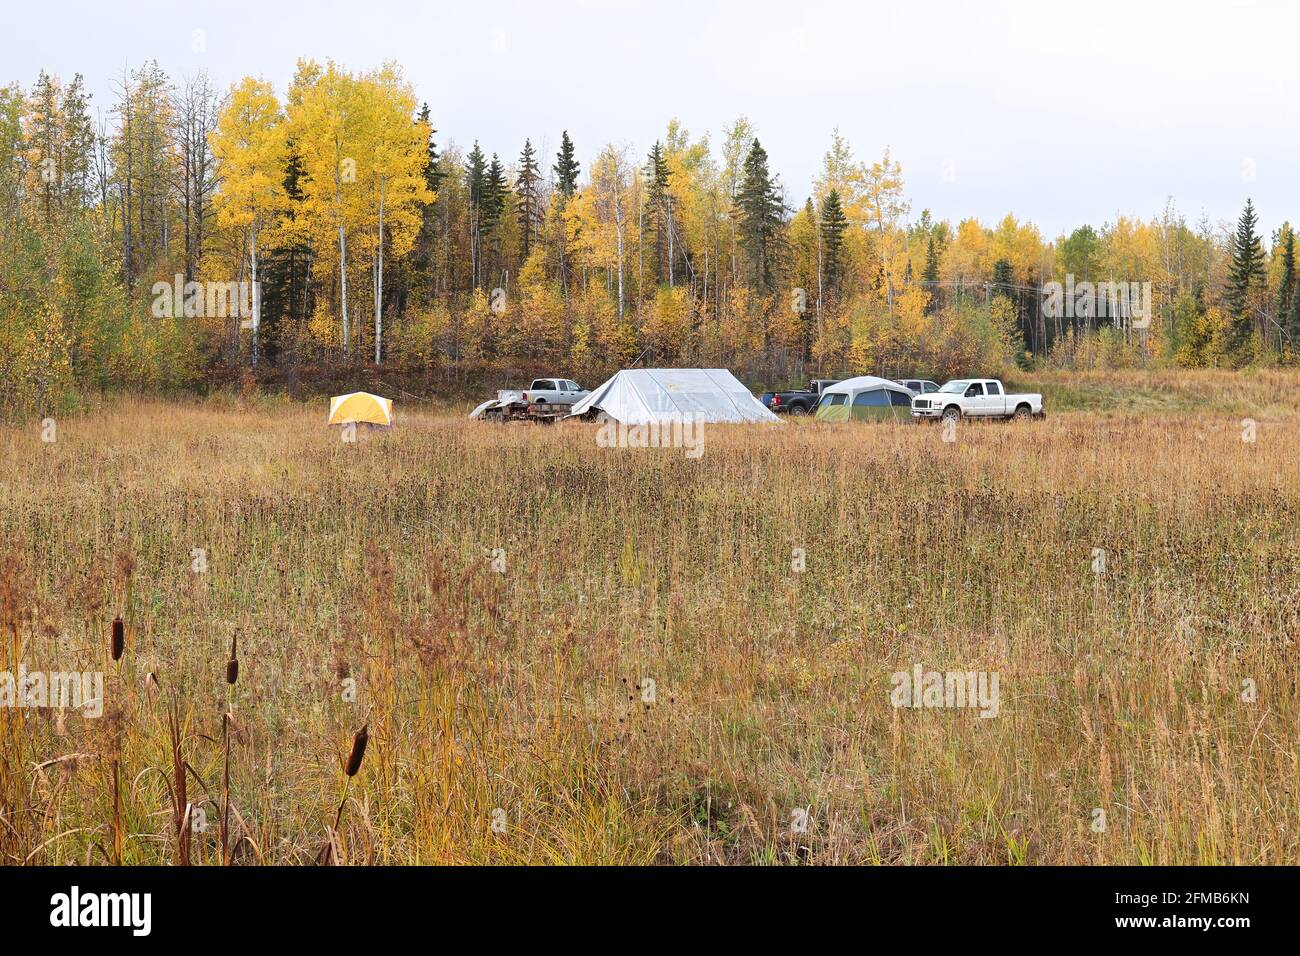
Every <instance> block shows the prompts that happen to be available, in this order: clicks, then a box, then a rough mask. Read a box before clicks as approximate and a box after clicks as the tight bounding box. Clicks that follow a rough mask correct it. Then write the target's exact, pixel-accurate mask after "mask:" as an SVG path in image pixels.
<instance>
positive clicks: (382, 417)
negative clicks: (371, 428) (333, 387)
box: [328, 392, 393, 428]
mask: <svg viewBox="0 0 1300 956" xmlns="http://www.w3.org/2000/svg"><path fill="white" fill-rule="evenodd" d="M352 422H364V423H365V424H367V425H380V426H383V427H385V428H389V427H392V424H393V400H392V399H391V398H384V397H382V396H380V395H371V394H370V393H369V392H353V393H352V394H351V395H335V396H334V397H333V398H331V399H330V418H329V422H328V424H330V425H347V424H349V423H352Z"/></svg>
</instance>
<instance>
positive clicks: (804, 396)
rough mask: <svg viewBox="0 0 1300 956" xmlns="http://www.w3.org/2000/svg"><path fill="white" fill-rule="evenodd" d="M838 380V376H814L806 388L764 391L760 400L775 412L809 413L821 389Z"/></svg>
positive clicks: (820, 394)
mask: <svg viewBox="0 0 1300 956" xmlns="http://www.w3.org/2000/svg"><path fill="white" fill-rule="evenodd" d="M839 381H840V379H838V378H815V379H813V380H812V381H811V382H809V383H808V386H807V388H803V389H800V390H799V391H797V392H764V393H763V398H762V402H763V404H764V405H766V406H767V407H768V408H770V409H771V410H772V411H774V412H777V413H781V412H784V413H786V414H788V415H811V414H812V410H813V409H814V408H815V407H816V405H817V402H818V400H819V399H820V398H821V397H822V389H824V388H830V387H831V386H832V385H835V384H837V383H839Z"/></svg>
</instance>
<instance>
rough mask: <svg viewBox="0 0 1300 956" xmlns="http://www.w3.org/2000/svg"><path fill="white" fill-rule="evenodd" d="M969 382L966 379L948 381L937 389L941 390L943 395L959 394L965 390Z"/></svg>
mask: <svg viewBox="0 0 1300 956" xmlns="http://www.w3.org/2000/svg"><path fill="white" fill-rule="evenodd" d="M969 384H970V382H969V381H967V380H966V379H958V380H957V381H955V382H949V383H948V384H947V385H945V386H944V387H943V388H941V389H939V391H940V392H943V393H944V394H945V395H952V394H957V395H960V394H962V393H963V392H965V391H966V386H967V385H969Z"/></svg>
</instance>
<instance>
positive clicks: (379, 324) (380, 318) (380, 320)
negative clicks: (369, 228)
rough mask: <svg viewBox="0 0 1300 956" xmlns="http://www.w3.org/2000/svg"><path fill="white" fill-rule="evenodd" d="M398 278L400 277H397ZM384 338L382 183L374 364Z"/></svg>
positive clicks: (382, 191)
mask: <svg viewBox="0 0 1300 956" xmlns="http://www.w3.org/2000/svg"><path fill="white" fill-rule="evenodd" d="M399 278H400V276H399ZM383 338H384V183H383V181H382V180H381V181H380V183H379V262H378V271H377V272H376V274H375V364H376V365H378V364H379V357H380V354H381V353H380V348H381V343H382V342H383Z"/></svg>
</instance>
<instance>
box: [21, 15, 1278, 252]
mask: <svg viewBox="0 0 1300 956" xmlns="http://www.w3.org/2000/svg"><path fill="white" fill-rule="evenodd" d="M5 21H6V26H5V29H4V35H3V37H0V82H10V81H14V80H16V81H18V82H20V83H22V84H23V86H24V87H29V86H30V85H31V83H32V81H33V80H34V79H35V77H36V74H37V71H38V70H40V69H41V68H42V67H43V68H45V69H46V70H48V71H50V72H52V73H57V74H59V75H60V76H62V77H64V78H65V79H69V78H71V76H72V74H73V73H75V72H78V71H80V72H81V73H82V74H84V75H85V77H86V82H87V85H88V87H89V89H90V90H91V91H92V92H93V93H94V100H93V101H92V105H96V104H97V105H98V106H100V108H102V109H103V110H105V112H107V107H108V104H109V103H110V102H111V98H112V89H113V86H112V77H113V76H115V75H120V73H121V71H122V68H123V67H124V66H125V65H130V66H138V65H140V64H141V63H142V62H144V61H145V60H147V59H157V60H158V62H159V64H160V65H161V66H162V67H163V68H164V69H165V70H167V72H168V73H169V74H171V75H172V76H173V78H179V77H183V76H185V75H188V74H192V73H194V72H196V71H198V70H200V69H206V70H207V71H208V73H209V75H210V76H211V77H212V79H213V81H214V83H215V84H216V85H217V86H219V87H222V88H224V87H226V86H228V85H229V84H230V83H231V82H232V81H234V80H236V79H238V78H239V77H241V76H243V75H245V74H252V75H259V76H262V77H264V78H266V79H269V80H271V81H272V82H274V83H275V84H276V86H277V88H278V89H279V90H280V91H281V92H283V89H284V86H285V85H286V84H287V82H288V79H289V77H290V76H291V75H292V73H293V69H294V64H295V61H296V59H297V58H298V57H299V56H310V57H314V58H317V59H321V60H323V59H326V58H333V59H334V60H336V61H338V62H339V63H341V64H343V65H345V66H347V67H350V68H352V69H357V70H364V69H369V68H371V67H374V66H376V65H378V64H379V63H380V62H381V61H382V60H384V59H388V58H391V59H396V60H397V61H398V62H399V63H400V64H401V65H402V66H403V68H404V70H405V72H406V75H407V78H408V79H409V80H411V82H412V83H413V84H414V85H415V88H416V93H417V95H418V96H419V97H420V98H421V99H422V100H426V101H428V103H429V106H430V108H431V109H432V111H433V118H434V125H435V126H436V127H437V128H438V130H439V133H438V136H437V140H438V143H439V145H440V146H442V145H445V144H446V143H447V141H448V139H449V138H450V139H454V140H455V141H456V142H457V143H458V144H461V145H463V146H465V147H468V144H469V143H470V141H472V140H474V139H476V138H477V139H478V140H479V141H480V143H481V144H482V146H483V147H484V149H485V150H486V151H487V152H489V153H490V152H499V153H500V154H501V155H502V158H503V160H505V161H507V162H513V161H514V159H515V158H516V157H517V156H518V154H519V150H520V147H521V146H522V145H523V140H524V137H525V136H528V137H531V138H532V140H533V143H534V145H538V146H540V147H543V154H544V156H545V157H546V158H547V163H546V166H547V168H549V165H550V162H552V161H553V154H554V152H555V148H556V146H557V144H558V141H559V136H560V131H561V130H562V129H566V128H567V129H568V130H569V134H570V136H571V137H572V138H573V140H574V142H575V144H576V146H577V148H578V152H579V158H580V159H581V161H582V164H583V170H584V173H585V171H586V169H587V167H588V166H589V165H590V161H591V158H592V157H593V156H594V155H595V153H596V151H597V150H598V149H599V148H600V147H601V146H602V145H603V144H604V143H606V142H614V143H617V144H620V145H621V144H628V145H630V146H631V147H632V148H633V151H634V152H635V153H636V154H637V155H638V156H641V155H642V154H644V152H645V151H646V149H647V148H648V147H649V145H650V144H651V142H653V140H654V139H655V138H659V137H662V135H663V131H664V128H665V127H666V125H667V123H668V120H669V119H670V118H672V117H674V116H675V117H678V118H679V119H680V120H681V121H682V123H683V125H684V126H685V127H686V128H687V129H688V130H690V132H691V133H692V134H693V135H699V134H702V133H705V132H707V133H709V134H711V140H712V141H713V142H714V144H715V145H718V144H720V140H721V130H722V127H723V126H724V125H725V124H727V123H729V122H731V121H732V120H733V119H734V118H735V117H736V116H737V115H739V114H742V113H743V114H745V115H747V116H748V117H749V118H750V119H751V121H753V122H754V124H755V125H756V127H757V130H758V135H759V138H760V140H761V141H762V142H763V145H764V146H765V147H766V149H767V151H768V154H769V156H770V159H771V163H772V167H773V169H774V170H775V171H776V172H778V173H780V174H781V180H782V182H783V184H785V186H786V188H787V197H788V201H789V202H790V203H791V204H792V205H801V204H802V202H803V200H804V198H805V197H806V195H807V194H808V192H809V187H810V184H811V181H812V179H813V177H814V176H815V175H816V174H817V172H818V170H819V168H820V164H821V159H822V155H823V154H824V152H825V150H826V148H827V145H828V143H829V140H830V134H831V130H832V129H833V128H834V127H836V126H838V127H839V129H840V131H841V133H842V134H843V135H844V136H845V137H846V138H847V139H848V140H849V142H850V144H851V145H852V146H853V148H854V152H855V154H856V155H857V157H858V158H859V159H876V158H878V157H879V154H880V153H881V151H882V150H883V149H884V147H885V146H886V145H889V146H891V147H892V149H893V154H894V156H895V157H896V158H897V159H899V160H900V161H901V162H902V164H903V172H904V176H905V178H906V183H907V193H908V197H909V199H910V200H911V202H912V217H913V218H915V217H917V216H919V214H920V212H921V210H922V209H923V208H927V207H928V208H929V209H931V210H932V212H933V214H934V215H935V216H936V217H938V218H947V219H951V220H953V221H954V222H956V221H957V220H958V219H961V218H964V217H966V216H970V215H975V216H978V217H979V218H980V219H982V220H984V221H985V222H986V223H992V222H994V221H996V220H997V219H999V218H1001V216H1003V215H1004V214H1005V213H1007V212H1014V213H1015V214H1016V215H1017V216H1018V217H1020V218H1021V219H1025V218H1027V219H1030V220H1032V221H1033V222H1035V223H1036V224H1037V225H1038V226H1039V227H1040V229H1041V230H1042V231H1043V233H1044V235H1045V237H1047V238H1049V239H1051V238H1054V237H1055V236H1056V235H1058V234H1059V233H1060V232H1062V231H1068V230H1070V229H1073V228H1074V227H1075V226H1077V225H1080V224H1082V223H1085V222H1086V223H1090V224H1092V225H1094V226H1100V225H1101V224H1103V223H1104V222H1106V221H1112V220H1113V219H1114V218H1115V217H1116V216H1117V215H1119V214H1129V215H1140V216H1142V217H1144V218H1148V217H1151V216H1153V215H1156V214H1157V213H1158V212H1159V211H1160V210H1161V208H1162V207H1163V206H1164V203H1165V200H1166V199H1167V198H1168V197H1171V196H1172V197H1173V199H1174V200H1175V202H1176V203H1177V205H1178V207H1179V209H1180V211H1181V212H1182V213H1183V214H1184V215H1185V216H1186V217H1187V219H1188V220H1189V222H1191V223H1193V224H1194V223H1195V222H1196V221H1197V220H1198V219H1199V218H1200V217H1201V215H1202V214H1204V215H1206V216H1208V218H1209V219H1210V220H1211V221H1212V222H1214V223H1216V224H1218V223H1220V222H1227V221H1230V220H1233V219H1235V217H1236V216H1237V214H1238V213H1239V212H1240V209H1241V206H1242V205H1243V203H1244V202H1245V199H1246V197H1247V196H1248V195H1249V196H1251V197H1253V198H1254V200H1255V206H1256V208H1257V209H1258V210H1259V212H1260V217H1261V223H1262V225H1263V226H1264V227H1265V228H1266V229H1268V230H1271V229H1273V228H1275V227H1276V226H1277V225H1279V224H1280V223H1281V222H1282V221H1283V220H1284V219H1288V218H1290V219H1293V220H1294V219H1296V218H1298V217H1300V208H1297V207H1298V206H1300V203H1297V199H1298V198H1300V195H1298V188H1297V183H1300V163H1298V162H1297V159H1298V158H1300V157H1298V156H1297V153H1298V152H1300V124H1297V122H1296V119H1297V115H1296V110H1297V105H1298V104H1300V96H1297V93H1300V89H1298V86H1297V80H1296V77H1297V75H1300V74H1298V72H1297V67H1296V65H1295V63H1294V59H1295V56H1296V53H1297V52H1298V51H1300V4H1297V3H1287V2H1285V0H1217V2H1214V0H1186V2H1181V3H1176V2H1151V0H1126V2H1115V0H1093V2H1090V3H1071V4H1064V3H1059V2H1056V0H1041V2H1038V3H1033V2H1014V0H976V2H969V3H963V2H956V0H942V2H930V3H905V2H902V0H895V2H892V3H880V2H875V0H861V2H848V0H842V2H834V3H831V2H819V0H797V2H785V3H775V2H770V0H748V2H740V0H729V2H725V3H723V2H709V0H691V2H680V0H667V2H661V3H652V2H650V0H642V2H638V3H622V2H613V0H601V2H594V0H593V2H583V0H549V2H547V0H534V2H531V3H515V2H503V0H474V2H469V3H460V4H445V3H437V4H435V3H416V2H410V0H406V2H399V0H343V2H340V0H316V2H311V3H307V2H276V0H260V2H248V0H222V2H218V3H204V2H198V3H188V4H186V3H176V2H172V3H166V2H146V0H126V2H115V3H114V2H101V3H94V2H63V3H59V4H51V3H48V2H45V3H20V4H15V5H12V6H10V7H9V9H7V10H6V12H5ZM195 30H202V31H205V35H206V49H205V50H203V51H201V52H196V51H195V50H194V49H193V45H194V44H193V38H194V31H195ZM945 170H948V171H949V173H950V174H949V175H947V176H945Z"/></svg>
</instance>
